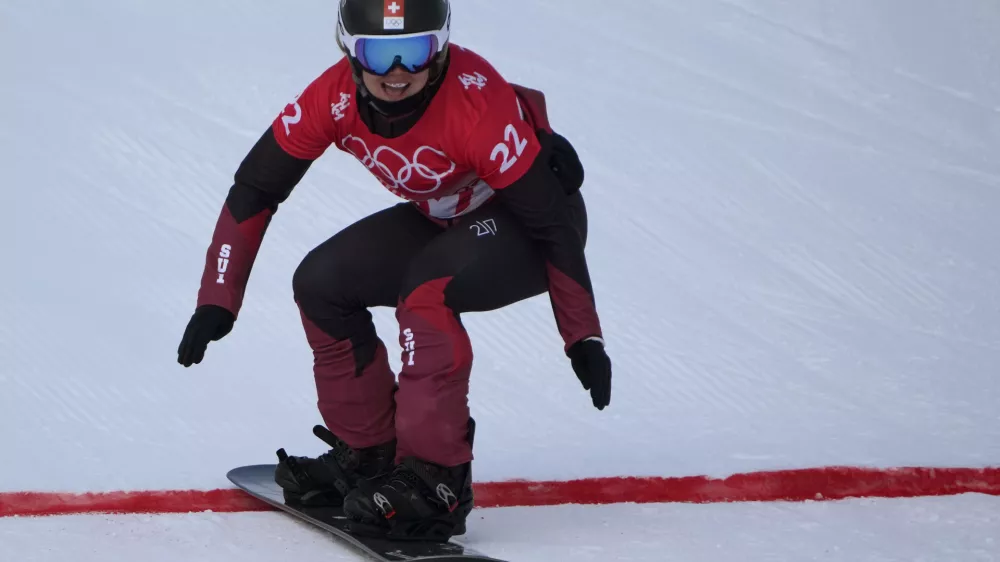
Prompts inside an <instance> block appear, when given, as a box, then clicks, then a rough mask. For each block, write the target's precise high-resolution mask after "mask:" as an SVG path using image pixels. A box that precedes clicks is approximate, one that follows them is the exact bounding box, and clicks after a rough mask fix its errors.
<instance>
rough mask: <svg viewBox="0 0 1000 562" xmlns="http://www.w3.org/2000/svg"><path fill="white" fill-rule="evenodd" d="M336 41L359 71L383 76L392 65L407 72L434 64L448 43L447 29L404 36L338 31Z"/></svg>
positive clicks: (413, 71) (420, 69)
mask: <svg viewBox="0 0 1000 562" xmlns="http://www.w3.org/2000/svg"><path fill="white" fill-rule="evenodd" d="M339 31H340V37H339V39H340V42H341V44H342V45H343V46H344V49H345V50H346V51H347V53H348V54H349V56H350V57H351V59H353V60H355V61H357V63H358V64H359V65H361V68H363V69H364V70H366V71H368V72H370V73H372V74H376V75H378V76H385V75H386V74H389V72H390V71H391V70H392V69H393V68H395V67H396V66H399V67H402V68H403V70H406V71H407V72H411V73H417V72H420V71H422V70H424V69H426V68H428V67H429V66H430V65H431V63H433V62H434V59H435V57H437V55H438V53H440V52H441V49H443V48H444V45H445V44H446V43H447V42H448V30H447V29H443V30H441V31H431V32H426V33H413V34H408V35H382V36H371V35H348V34H347V33H345V32H344V31H343V28H340V30H339Z"/></svg>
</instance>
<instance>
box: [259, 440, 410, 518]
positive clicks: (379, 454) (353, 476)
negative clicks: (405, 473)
mask: <svg viewBox="0 0 1000 562" xmlns="http://www.w3.org/2000/svg"><path fill="white" fill-rule="evenodd" d="M313 434H314V435H316V437H319V438H320V439H321V440H323V441H324V442H325V443H326V444H327V445H329V446H330V450H329V451H327V452H326V453H323V454H322V455H320V456H319V457H317V458H315V459H313V458H309V457H293V456H289V455H288V453H286V452H285V450H284V449H278V451H277V453H276V454H277V456H278V465H277V467H275V470H274V481H275V482H276V483H277V484H278V485H279V486H280V487H281V489H282V492H283V494H284V498H285V501H286V502H287V503H289V504H296V505H302V506H308V507H319V506H323V507H339V506H341V505H343V502H344V497H346V496H347V494H349V493H350V492H351V490H353V489H354V488H355V487H357V485H358V483H359V482H360V481H362V480H366V479H369V478H379V477H381V476H385V475H387V474H388V473H389V471H390V470H392V466H393V461H394V459H395V455H396V442H395V440H393V441H390V442H389V443H385V444H383V445H377V446H375V447H368V448H365V449H360V450H355V449H353V448H351V447H350V446H349V445H348V444H347V443H345V442H344V441H343V440H341V439H340V438H339V437H337V436H336V435H334V434H333V432H331V431H330V430H329V429H327V428H325V427H323V426H321V425H317V426H315V427H314V428H313Z"/></svg>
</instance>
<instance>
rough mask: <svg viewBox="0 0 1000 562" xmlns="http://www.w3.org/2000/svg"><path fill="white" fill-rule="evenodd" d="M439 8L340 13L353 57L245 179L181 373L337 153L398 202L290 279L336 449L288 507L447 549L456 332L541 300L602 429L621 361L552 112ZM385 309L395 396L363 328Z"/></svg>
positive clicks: (574, 164) (461, 501)
mask: <svg viewBox="0 0 1000 562" xmlns="http://www.w3.org/2000/svg"><path fill="white" fill-rule="evenodd" d="M450 25H451V6H450V2H449V1H448V0H342V1H341V2H340V8H339V16H338V24H337V42H338V45H339V46H340V48H341V50H342V51H343V52H344V53H345V55H346V56H345V57H344V58H343V59H341V60H340V61H339V62H337V63H336V64H334V65H333V66H332V67H330V68H328V69H327V70H326V71H325V72H323V73H322V74H321V75H320V76H319V77H318V78H316V79H315V80H314V81H313V82H312V83H310V84H309V85H308V87H307V88H305V90H304V91H303V92H302V93H301V94H300V95H299V96H297V97H296V98H295V100H294V101H293V102H291V103H289V104H288V105H287V106H286V107H285V108H284V111H283V112H282V113H281V114H280V115H278V116H277V118H276V119H275V120H274V122H273V123H272V124H271V127H269V128H268V129H267V131H266V132H265V133H264V134H263V136H262V137H261V138H260V139H259V140H258V141H257V143H256V144H255V145H254V146H253V148H252V149H251V150H250V152H249V154H248V155H247V156H246V158H245V159H244V160H243V162H242V163H241V164H240V166H239V167H238V169H237V171H236V174H235V181H234V184H233V186H232V187H231V189H230V191H229V194H228V196H227V198H226V201H225V204H224V206H223V209H222V212H221V215H220V217H219V219H218V222H217V224H216V227H215V232H214V235H213V238H212V242H211V245H210V247H209V249H208V253H207V260H206V264H205V269H204V274H203V277H202V281H201V287H200V290H199V292H198V299H197V306H196V309H195V311H194V314H193V316H192V318H191V320H190V322H189V324H188V326H187V328H186V330H185V332H184V335H183V338H182V341H181V344H180V346H179V348H178V362H179V363H181V364H182V365H184V366H185V367H189V366H191V365H192V364H195V363H200V362H201V360H202V359H203V357H204V354H205V350H206V347H207V346H208V343H209V342H210V341H217V340H219V339H220V338H222V337H224V336H225V335H227V334H228V333H229V332H230V331H231V330H232V327H233V323H234V321H235V319H236V317H237V315H238V314H239V310H240V307H241V305H242V301H243V296H244V290H245V288H246V285H247V281H248V278H249V276H250V270H251V268H252V265H253V262H254V260H255V257H256V255H257V252H258V249H259V247H260V244H261V242H262V239H263V236H264V233H265V230H266V229H267V227H268V224H269V222H270V220H271V218H272V216H273V215H274V214H275V212H276V211H277V208H278V206H279V205H280V204H281V203H283V202H284V201H285V200H286V198H287V197H288V196H289V194H290V192H291V190H292V189H293V187H294V186H295V185H296V184H297V183H298V182H299V181H300V180H301V179H302V177H303V175H304V174H305V173H306V171H307V170H308V168H309V167H310V165H311V164H312V162H313V161H315V160H316V159H317V158H319V157H320V156H321V155H322V154H323V153H324V152H325V150H326V149H327V148H329V147H330V146H331V145H335V146H336V147H337V148H338V149H340V150H342V151H345V152H348V153H350V154H353V155H354V156H355V157H356V158H357V159H358V160H359V161H360V162H361V164H363V165H364V166H365V167H367V168H368V170H370V171H371V173H372V174H373V175H374V176H375V177H376V178H377V179H378V180H379V181H380V182H381V183H382V184H383V185H384V186H385V187H386V188H387V189H389V190H390V191H391V192H392V193H394V194H395V195H397V196H399V197H400V198H401V199H403V200H404V202H401V203H399V204H397V205H395V206H392V207H389V208H387V209H384V210H382V211H379V212H376V213H374V214H372V215H371V216H368V217H366V218H362V219H361V220H359V221H358V222H356V223H354V224H352V225H350V226H348V227H346V228H345V229H343V230H342V231H340V232H338V233H337V234H335V235H334V236H333V237H332V238H330V239H329V240H327V241H326V242H323V243H322V244H320V245H319V246H318V247H316V248H315V249H313V250H312V251H311V252H309V253H308V255H306V256H305V258H304V259H303V260H302V262H301V264H300V265H299V267H298V269H297V270H296V272H295V274H294V277H293V279H292V288H293V293H294V300H295V302H296V304H297V306H298V309H299V312H300V315H301V320H302V324H303V327H304V330H305V335H306V338H307V340H308V342H309V345H310V346H311V348H312V350H313V354H314V377H315V382H316V388H317V394H318V407H319V411H320V413H321V415H322V418H323V421H324V423H325V426H326V428H327V429H328V430H329V431H327V430H325V429H323V428H322V427H318V428H317V431H318V433H317V435H320V436H321V437H323V438H324V440H326V441H327V442H329V443H330V444H331V449H330V451H329V452H327V453H325V454H324V455H321V456H320V457H318V458H315V459H313V458H307V457H287V456H285V457H284V458H283V459H282V460H281V462H280V463H279V465H278V469H277V471H276V474H275V479H276V480H277V481H278V483H279V484H280V485H281V486H282V488H283V489H284V493H285V497H286V500H287V501H298V502H302V503H306V504H314V505H316V504H332V505H341V504H342V505H343V509H344V512H345V513H346V514H347V515H348V516H350V517H351V518H352V519H354V520H355V521H357V522H359V523H361V525H359V527H358V529H359V532H374V533H388V534H389V536H391V537H398V538H419V539H425V538H431V539H447V538H448V537H450V536H452V535H455V534H461V533H463V532H464V530H465V518H466V516H467V515H468V513H469V511H470V510H471V508H472V503H473V502H472V490H471V482H472V478H471V461H472V459H473V455H472V435H471V433H472V428H473V427H474V426H473V425H472V423H471V417H470V411H469V406H468V391H469V376H470V371H471V367H472V357H473V353H472V347H471V343H470V340H469V336H468V334H467V333H466V331H465V329H464V328H463V326H462V322H461V314H463V313H466V312H483V311H491V310H496V309H498V308H502V307H504V306H507V305H510V304H512V303H515V302H518V301H521V300H524V299H527V298H530V297H534V296H536V295H541V294H543V293H545V292H548V294H549V299H550V301H551V305H552V308H553V312H554V315H555V319H556V323H557V326H558V329H559V332H560V335H561V336H562V339H563V341H564V343H565V346H564V352H565V353H566V355H567V356H568V357H569V359H570V364H571V366H572V369H573V370H574V372H575V373H576V375H577V377H578V378H579V380H580V381H581V383H582V384H583V386H584V388H585V389H587V390H589V391H590V395H591V400H592V402H593V405H594V406H595V407H596V408H598V409H601V410H603V409H604V408H605V407H606V406H608V404H609V403H610V397H611V361H610V359H609V358H608V356H607V354H606V353H605V350H604V339H603V334H602V331H601V326H600V322H599V320H598V315H597V311H596V305H595V299H594V295H593V289H592V286H591V281H590V275H589V273H588V268H587V262H586V258H585V255H584V246H585V243H586V237H587V215H586V209H585V207H584V201H583V196H582V193H581V191H580V187H581V185H582V183H583V177H584V173H583V167H582V165H581V163H580V161H579V159H578V157H577V153H576V151H575V150H574V149H573V147H572V145H571V144H570V143H569V141H567V140H566V139H565V138H564V137H562V136H561V135H559V134H558V133H556V132H554V131H553V130H552V127H551V126H550V124H549V121H548V116H547V114H546V106H545V98H544V95H543V94H542V93H541V92H539V91H536V90H533V89H530V88H526V87H522V86H519V85H513V84H510V83H508V82H506V81H505V80H504V78H503V77H502V76H501V75H500V74H499V73H498V72H497V71H496V70H495V69H494V68H493V67H492V66H491V65H490V64H489V63H488V62H487V61H486V60H484V59H483V58H482V57H480V56H479V55H477V54H476V53H474V52H472V51H471V50H469V49H466V48H463V47H461V46H459V45H457V44H454V43H451V42H450V41H449V32H450ZM376 306H384V307H394V308H395V312H396V318H397V320H398V322H399V343H400V345H401V347H402V348H403V350H402V370H401V372H400V374H399V382H398V384H397V383H396V379H395V375H394V374H393V372H392V371H391V369H390V366H389V362H388V356H387V351H386V347H385V345H384V344H383V342H382V341H381V339H380V338H379V336H378V335H377V334H376V332H375V326H374V324H373V323H372V316H371V314H370V312H369V308H371V307H376Z"/></svg>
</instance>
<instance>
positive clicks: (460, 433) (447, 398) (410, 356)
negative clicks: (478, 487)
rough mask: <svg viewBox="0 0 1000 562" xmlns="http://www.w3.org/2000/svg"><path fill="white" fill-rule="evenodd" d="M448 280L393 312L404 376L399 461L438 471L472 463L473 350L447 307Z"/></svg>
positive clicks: (426, 288)
mask: <svg viewBox="0 0 1000 562" xmlns="http://www.w3.org/2000/svg"><path fill="white" fill-rule="evenodd" d="M449 281H451V278H450V277H446V278H442V279H435V280H433V281H429V282H427V283H425V284H423V285H421V286H420V287H418V288H417V289H416V290H414V291H413V292H412V293H410V295H409V296H408V297H407V298H406V300H405V301H403V302H402V303H400V305H399V307H398V308H397V309H396V318H397V319H398V320H399V328H400V331H399V344H400V346H401V347H402V348H403V352H402V360H403V370H402V372H401V373H400V375H399V390H398V391H397V392H396V437H397V439H398V443H397V449H396V450H397V458H398V459H402V458H403V457H407V456H415V457H418V458H420V459H424V460H427V461H430V462H433V463H436V464H439V465H442V466H455V465H459V464H462V463H465V462H468V461H471V460H472V446H471V445H470V444H469V442H468V436H467V433H468V423H469V401H468V394H469V374H470V372H471V370H472V344H471V342H470V341H469V336H468V334H467V333H466V331H465V328H464V327H462V325H461V324H460V323H459V321H458V319H457V318H456V317H455V315H454V313H453V312H452V311H451V310H450V309H449V308H448V307H447V306H446V305H445V296H444V290H445V287H447V285H448V283H449Z"/></svg>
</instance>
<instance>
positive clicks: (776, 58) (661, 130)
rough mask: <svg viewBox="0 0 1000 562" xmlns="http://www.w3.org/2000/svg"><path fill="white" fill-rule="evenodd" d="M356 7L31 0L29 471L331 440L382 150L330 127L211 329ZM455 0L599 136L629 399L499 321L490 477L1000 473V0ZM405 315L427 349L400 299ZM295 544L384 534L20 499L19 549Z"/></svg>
mask: <svg viewBox="0 0 1000 562" xmlns="http://www.w3.org/2000/svg"><path fill="white" fill-rule="evenodd" d="M337 5H338V3H337V2H336V1H332V0H288V1H282V2H267V1H264V0H171V1H160V2H137V1H135V0H93V1H86V2H82V1H79V0H0V170H2V174H0V190H2V195H3V198H4V200H5V201H6V202H7V206H6V207H5V209H6V214H5V216H6V219H5V220H3V221H0V234H2V236H0V240H3V244H4V245H3V248H2V253H0V258H2V262H0V263H2V270H3V275H0V294H2V295H3V298H2V299H0V451H3V453H2V461H0V493H4V492H21V491H39V492H103V491H115V490H171V489H183V490H186V489H195V490H211V489H216V488H228V487H229V483H228V481H227V480H226V479H225V473H226V471H227V470H229V469H230V468H232V467H233V466H236V465H242V464H256V463H260V462H273V460H274V457H273V451H274V450H275V449H277V448H278V447H285V448H286V449H287V450H288V451H289V452H290V453H292V454H310V455H313V454H317V453H319V452H321V451H322V448H323V447H322V444H321V443H320V442H319V441H318V440H317V439H315V438H314V437H313V436H312V435H311V433H310V428H311V427H312V425H313V424H315V423H317V422H319V421H320V420H319V416H318V412H317V411H316V407H315V387H314V385H313V380H312V374H311V366H312V356H311V353H310V352H309V349H308V346H307V345H306V342H305V339H304V336H303V331H302V327H301V325H300V322H299V317H298V313H297V311H296V309H295V306H294V303H293V301H292V297H291V277H292V272H293V271H294V270H295V267H296V266H297V265H298V263H299V261H300V260H301V258H302V257H303V256H304V255H305V253H306V252H308V251H309V250H310V249H311V248H313V247H314V246H315V245H317V244H319V243H321V242H322V241H323V240H325V239H326V238H328V237H329V236H330V235H332V234H333V233H335V232H336V231H338V230H339V229H341V228H343V227H345V226H347V225H348V224H350V223H351V222H353V221H354V220H357V219H359V218H361V217H363V216H364V215H366V214H368V213H371V212H374V211H377V210H379V209H381V208H383V207H385V206H387V205H390V204H394V203H395V202H397V200H396V199H394V198H393V197H392V196H391V195H390V194H389V193H388V192H386V191H385V190H384V189H382V188H381V187H380V185H379V184H378V182H377V181H376V180H375V179H374V178H372V177H371V176H370V174H369V173H368V171H367V170H366V169H365V168H364V167H363V166H361V165H360V164H359V163H358V162H357V161H356V160H355V159H354V158H353V157H351V156H348V155H343V154H339V153H336V152H335V151H330V152H328V154H327V155H325V156H324V158H323V159H321V160H320V161H319V162H317V164H316V165H314V166H313V167H312V169H311V170H310V172H309V173H308V174H307V176H306V178H305V180H304V181H303V182H302V183H301V184H300V186H299V187H298V188H297V190H296V191H295V192H294V193H293V194H292V196H291V198H290V199H289V200H288V202H287V203H286V204H285V205H284V206H283V207H282V209H281V210H280V211H279V212H278V214H277V216H276V217H275V218H274V221H273V222H272V225H271V227H270V229H269V231H268V234H267V238H266V239H265V241H264V243H263V246H262V249H261V253H260V256H259V258H258V260H257V262H256V264H255V268H254V272H253V274H252V276H251V281H250V285H249V288H248V291H247V296H246V304H245V307H244V309H243V313H242V315H241V317H240V320H239V322H238V324H237V326H236V328H235V330H234V331H233V332H232V333H231V334H230V335H229V336H228V337H227V338H226V339H225V340H223V341H221V342H218V343H215V344H212V345H211V346H210V348H209V350H208V354H207V357H206V360H205V362H204V363H203V364H202V365H199V366H197V367H196V368H193V369H190V370H184V369H182V368H180V367H179V366H178V365H177V364H176V354H175V353H176V348H177V343H178V341H179V339H180V337H181V334H182V332H183V330H184V326H185V324H186V323H187V321H188V318H189V317H190V314H191V312H192V311H193V307H194V303H195V296H196V291H197V284H198V281H199V279H200V275H201V270H202V267H203V263H204V257H205V248H206V247H207V245H208V243H209V241H210V239H211V232H212V228H213V226H214V224H215V220H216V218H217V216H218V213H219V211H220V209H221V206H222V203H223V200H224V199H225V195H226V192H227V190H228V188H229V186H230V184H231V181H232V174H233V172H234V171H235V169H236V167H237V166H238V164H239V162H240V160H241V159H242V158H243V156H244V155H245V154H246V152H247V150H248V149H249V148H250V147H251V146H252V144H253V143H254V142H255V141H256V139H257V138H258V137H259V135H260V134H261V132H262V131H263V130H264V129H265V128H266V127H267V126H268V124H269V123H270V122H271V120H272V119H273V118H274V117H275V116H276V115H277V114H278V113H279V112H280V111H281V110H282V109H283V108H284V107H285V104H286V103H287V102H288V101H289V100H291V99H292V98H293V97H294V96H295V95H296V94H298V93H299V92H300V91H301V90H302V89H303V88H304V87H305V85H306V84H308V82H309V81H311V80H312V79H313V78H314V77H316V76H318V75H319V74H320V73H321V72H322V71H323V70H324V69H325V68H327V67H328V66H330V65H331V64H333V63H334V62H335V61H336V60H337V57H339V53H338V51H337V49H336V46H335V43H334V21H335V11H336V7H337ZM454 12H455V14H454V21H453V23H454V35H453V38H454V40H455V41H456V42H457V43H459V44H462V45H463V46H466V47H469V48H471V49H473V50H475V51H477V52H479V53H480V54H482V55H484V56H485V57H486V58H487V59H489V60H490V61H491V62H493V64H494V65H495V66H496V67H497V68H498V70H500V72H502V73H503V74H504V75H505V76H506V77H507V78H508V79H509V80H511V81H514V82H519V83H522V84H525V85H528V86H532V87H535V88H539V89H541V90H543V91H545V92H546V94H547V96H548V100H549V105H550V111H551V117H552V120H553V122H554V125H555V126H556V128H557V129H559V130H560V131H561V132H563V133H564V134H566V135H567V136H568V137H569V138H570V139H571V140H572V141H573V142H574V144H575V145H576V147H577V149H578V151H579V152H580V154H581V157H582V159H583V161H584V163H585V165H586V168H587V181H586V185H585V187H584V192H585V194H586V197H587V201H588V208H589V211H590V238H589V244H588V248H587V255H588V259H589V262H590V264H591V272H592V277H593V280H594V285H595V291H596V295H597V301H598V308H599V311H600V313H601V317H602V322H603V325H604V328H605V330H606V336H607V340H608V343H609V353H610V354H611V356H612V360H613V361H614V365H615V383H614V384H615V386H614V390H613V396H612V404H611V407H610V408H609V409H608V410H606V411H604V412H598V411H596V410H594V409H593V408H592V407H591V406H590V401H589V397H588V396H587V395H586V393H585V392H584V391H583V390H582V388H580V386H579V383H578V382H577V380H576V378H575V377H574V376H573V373H572V371H571V369H570V367H569V364H568V361H567V360H566V358H565V356H563V354H562V352H561V348H562V343H561V341H560V340H559V337H558V333H557V331H556V328H555V324H554V321H553V319H552V313H551V309H550V306H549V302H548V299H547V298H546V297H539V298H536V299H532V300H530V301H528V302H524V303H519V304H517V305H515V306H513V307H510V308H509V309H505V310H502V311H497V312H494V313H490V314H482V315H469V316H468V317H466V318H465V319H464V320H465V324H466V326H467V327H468V329H469V332H470V335H471V337H472V340H473V345H474V349H475V353H476V360H475V361H476V362H475V367H474V371H473V379H472V394H471V397H470V400H471V406H472V409H473V413H474V415H475V416H476V419H477V421H478V428H479V433H478V434H477V451H476V456H477V460H476V469H475V474H476V475H477V478H478V479H480V480H484V481H498V480H507V479H527V480H566V479H573V478H587V477H602V476H631V475H635V476H690V475H708V476H712V477H725V476H727V475H730V474H734V473H743V472H753V471H762V470H784V469H796V468H809V467H819V466H830V465H836V466H843V465H849V466H866V467H876V468H888V467H895V466H934V467H941V466H949V467H974V468H978V467H988V466H997V465H1000V414H998V404H1000V377H998V373H1000V252H998V251H997V248H996V244H997V242H998V241H1000V220H998V217H1000V33H998V32H997V30H1000V4H998V3H997V2H996V0H963V1H962V2H940V1H939V2H925V1H914V0H878V1H874V0H672V1H670V2H666V1H663V2H655V1H652V2H651V1H644V2H639V1H637V0H631V1H630V0H626V1H624V2H603V1H600V0H576V1H572V2H571V1H569V0H564V1H560V2H555V1H549V2H543V1H539V0H504V1H502V2H497V1H495V0H458V1H456V2H455V3H454ZM11 202H13V207H11V204H10V203H11ZM11 244H12V245H13V246H12V247H11ZM376 325H377V327H378V330H379V332H380V334H381V336H382V337H383V339H384V340H385V341H386V342H387V343H388V344H389V346H390V349H392V348H393V346H394V344H395V342H396V336H395V333H396V328H397V326H396V325H395V323H394V321H393V315H392V311H391V310H378V311H376ZM390 356H391V357H392V358H393V365H394V366H396V367H398V365H399V361H398V356H397V355H396V353H390ZM998 512H1000V503H998V500H997V498H993V497H986V496H980V495H963V496H957V497H947V498H932V499H906V500H874V501H873V500H847V501H843V502H831V503H821V504H764V505H758V504H739V505H729V504H726V505H672V504H671V505H641V506H636V505H617V506H604V507H572V506H564V507H551V508H539V509H523V508H511V509H496V510H483V511H481V512H477V517H478V516H481V517H482V518H483V519H481V520H477V521H475V524H474V525H473V528H472V531H471V534H470V537H469V540H470V541H472V542H474V543H475V544H476V545H477V546H479V547H481V548H482V550H484V551H487V552H490V553H492V554H494V555H496V556H499V557H508V558H510V559H512V560H534V561H541V560H562V559H566V560H567V561H568V560H570V559H574V560H576V559H592V560H602V561H609V560H724V561H731V560H747V561H751V562H755V561H758V560H760V561H763V560H769V561H770V560H845V561H848V560H849V561H856V560H873V561H874V560H879V561H881V560H942V561H944V560H949V561H951V560H962V561H965V560H993V559H996V558H997V557H998V556H1000V554H998V552H1000V546H998V545H997V544H996V542H995V541H996V540H997V538H998V537H1000V522H998V521H997V520H996V517H997V513H998ZM342 553H343V554H342ZM571 555H572V557H571ZM286 556H287V557H289V558H291V559H294V560H296V561H297V562H298V561H300V560H336V559H337V558H336V557H338V556H345V557H349V556H350V555H349V554H347V553H344V551H343V550H342V549H339V547H337V546H336V545H335V544H333V543H332V542H331V541H329V540H328V539H327V538H326V537H324V536H323V535H322V534H321V533H318V532H314V531H312V530H310V529H308V528H307V527H305V526H303V525H301V524H298V523H296V522H293V521H289V520H287V519H286V518H283V517H281V516H280V515H278V514H274V513H255V514H229V515H204V514H199V515H186V516H184V515H180V516H101V515H94V516H71V517H53V518H43V519H24V518H6V519H0V560H2V561H3V562H6V561H7V560H8V559H9V560H12V561H13V560H17V561H23V560H59V561H60V562H63V561H66V560H70V559H75V560H85V561H102V562H103V561H112V560H127V559H137V560H153V561H156V560H164V561H166V560H170V561H171V562H173V561H177V560H212V561H218V560H241V561H243V560H269V561H270V560H274V559H275V558H276V557H286ZM344 559H345V560H346V559H354V558H344Z"/></svg>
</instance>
